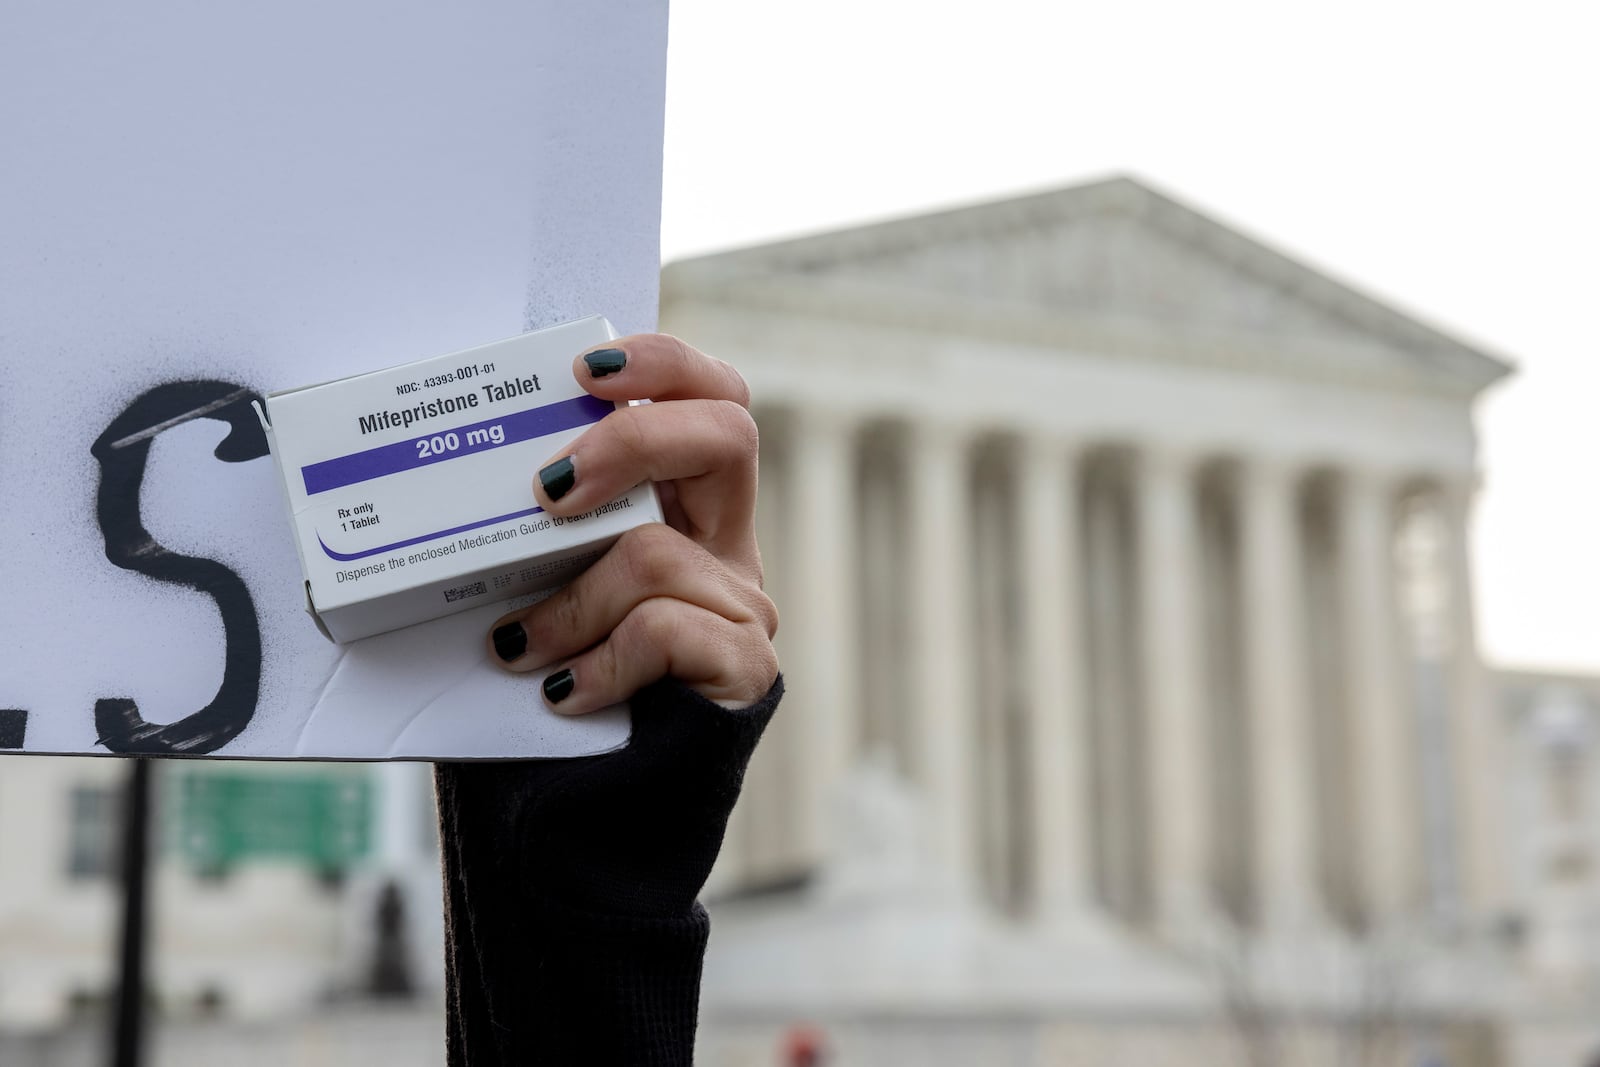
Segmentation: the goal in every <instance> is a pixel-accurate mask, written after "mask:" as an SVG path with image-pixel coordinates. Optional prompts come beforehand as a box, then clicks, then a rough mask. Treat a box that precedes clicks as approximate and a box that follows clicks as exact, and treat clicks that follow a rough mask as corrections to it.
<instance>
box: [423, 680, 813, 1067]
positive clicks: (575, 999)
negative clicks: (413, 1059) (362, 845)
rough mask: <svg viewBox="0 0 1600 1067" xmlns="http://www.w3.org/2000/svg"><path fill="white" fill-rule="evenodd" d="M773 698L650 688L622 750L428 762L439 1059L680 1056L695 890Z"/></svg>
mask: <svg viewBox="0 0 1600 1067" xmlns="http://www.w3.org/2000/svg"><path fill="white" fill-rule="evenodd" d="M781 690H782V685H781V682H780V683H778V684H776V685H774V686H773V689H772V691H771V692H770V693H769V694H768V695H767V697H766V698H765V699H763V700H762V701H761V702H760V703H758V704H757V705H755V706H753V707H751V708H748V709H745V710H743V711H727V710H725V709H722V708H720V707H717V706H716V705H715V704H712V703H711V702H709V701H707V700H705V699H704V698H702V697H700V696H698V695H697V694H695V693H693V692H691V691H689V690H687V689H685V688H683V687H681V686H678V685H676V684H675V683H670V682H668V683H662V684H660V685H657V686H652V687H649V688H648V689H646V690H643V691H641V693H640V694H639V695H638V696H637V697H636V699H635V701H634V738H633V741H632V742H631V743H630V744H629V746H628V748H627V749H626V750H624V751H623V752H620V753H616V754H613V755H611V756H603V757H596V758H593V759H587V760H572V761H559V762H550V763H517V764H446V765H440V767H439V768H438V770H437V775H436V780H437V783H438V792H439V814H440V825H441V840H442V842H443V853H444V874H445V892H446V901H445V904H446V916H447V932H446V941H447V944H446V952H447V964H448V968H449V976H448V980H449V987H450V989H449V993H450V1003H449V1009H448V1010H449V1020H448V1025H449V1045H450V1062H451V1063H452V1064H457V1065H471V1067H481V1065H484V1064H518V1065H522V1064H556V1063H576V1062H606V1063H640V1064H678V1063H684V1064H687V1063H690V1062H692V1060H693V1052H694V1028H695V1019H696V1014H697V1008H698V1000H699V980H700V967H701V963H702V960H703V957H704V952H705V945H706V938H707V934H708V921H707V919H706V915H705V912H704V911H703V910H701V909H700V907H699V906H698V905H697V904H696V903H695V902H694V898H695V894H696V893H698V891H699V888H700V886H701V885H703V884H704V881H705V877H706V875H707V874H708V873H709V871H710V868H711V864H712V862H713V861H714V860H715V858H716V854H717V850H718V849H719V847H720V845H721V840H722V834H723V830H724V828H725V826H726V821H727V816H728V813H729V812H730V811H731V809H732V807H733V803H734V800H735V799H736V798H737V796H738V791H739V785H740V782H741V780H742V778H743V773H744V768H745V765H746V763H747V762H748V760H749V757H750V753H751V751H752V750H753V748H754V746H755V742H756V740H757V739H758V738H759V736H760V734H761V731H762V729H763V728H764V726H765V724H766V722H767V720H768V718H769V717H770V716H771V714H772V711H773V710H774V708H775V707H776V705H777V702H778V699H779V696H780V695H781Z"/></svg>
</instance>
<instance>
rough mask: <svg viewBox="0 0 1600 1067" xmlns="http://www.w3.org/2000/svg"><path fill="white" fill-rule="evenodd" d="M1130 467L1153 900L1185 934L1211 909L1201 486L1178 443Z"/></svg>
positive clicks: (1167, 924)
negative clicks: (1133, 468) (1135, 502)
mask: <svg viewBox="0 0 1600 1067" xmlns="http://www.w3.org/2000/svg"><path fill="white" fill-rule="evenodd" d="M1135 476H1136V478H1137V500H1138V519H1137V528H1138V546H1139V567H1138V576H1139V577H1138V582H1139V597H1140V612H1139V613H1140V622H1141V632H1142V649H1141V653H1142V656H1141V659H1142V670H1141V675H1142V677H1143V678H1144V684H1145V707H1146V714H1147V720H1146V721H1147V724H1148V728H1147V729H1146V731H1145V738H1144V740H1145V745H1146V748H1147V753H1148V755H1147V759H1148V766H1149V767H1150V769H1151V774H1150V776H1149V783H1150V794H1151V795H1150V823H1151V830H1152V835H1153V842H1152V844H1153V846H1154V847H1153V852H1152V855H1151V875H1152V881H1153V884H1154V885H1153V888H1154V891H1155V892H1154V904H1155V909H1156V918H1157V920H1158V922H1159V923H1160V925H1161V927H1162V928H1163V929H1164V930H1166V931H1167V932H1168V933H1169V934H1172V935H1175V936H1178V937H1184V936H1192V935H1197V934H1201V933H1203V932H1204V931H1205V930H1206V929H1208V928H1209V925H1210V923H1211V921H1212V920H1213V919H1214V917H1215V915H1216V907H1215V904H1216V902H1215V900H1214V899H1213V897H1212V893H1211V886H1210V878H1209V873H1210V872H1209V858H1210V849H1211V839H1210V833H1211V826H1210V818H1209V816H1210V814H1211V803H1210V797H1211V793H1210V784H1209V781H1208V774H1207V771H1208V770H1209V768H1210V753H1211V748H1210V745H1209V737H1208V734H1207V730H1206V723H1205V718H1204V713H1205V703H1204V695H1205V691H1206V689H1205V687H1206V679H1205V675H1204V667H1203V663H1204V646H1203V645H1202V639H1203V638H1202V630H1201V614H1200V600H1199V597H1200V589H1199V585H1198V581H1199V554H1200V531H1199V523H1198V511H1199V502H1198V489H1197V486H1196V484H1195V481H1194V476H1195V470H1194V462H1193V459H1192V457H1190V456H1187V455H1184V454H1182V453H1178V452H1168V451H1163V450H1160V449H1151V450H1147V451H1145V452H1143V453H1142V454H1141V455H1140V457H1139V461H1138V465H1137V468H1136V475H1135Z"/></svg>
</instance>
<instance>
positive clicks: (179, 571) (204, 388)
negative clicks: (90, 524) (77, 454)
mask: <svg viewBox="0 0 1600 1067" xmlns="http://www.w3.org/2000/svg"><path fill="white" fill-rule="evenodd" d="M258 399H260V397H259V396H258V395H257V394H256V393H255V392H253V391H252V390H250V389H245V388H241V387H240V386H237V385H232V384H229V383H227V382H216V381H180V382H169V383H167V384H165V385H158V386H156V387H155V388H154V389H151V390H150V391H148V392H146V393H144V394H142V395H141V396H140V397H139V398H138V399H136V400H134V402H133V403H131V404H129V405H128V406H127V408H126V409H124V410H123V412H122V414H121V415H118V416H117V417H116V419H114V420H113V421H112V423H111V425H110V426H108V427H106V431H105V432H104V433H102V434H101V435H100V436H99V438H97V439H96V440H95V443H94V446H93V448H92V449H91V451H92V452H93V453H94V457H95V459H97V460H99V461H100V491H99V494H98V495H97V497H96V500H95V516H96V518H97V519H98V520H99V523H100V532H101V534H102V535H103V536H104V537H105V540H106V558H107V559H109V560H110V561H111V562H112V563H114V564H116V565H117V566H118V567H122V568H124V569H126V570H130V571H136V572H138V573H139V574H143V575H146V576H147V577H150V578H154V579H155V580H156V581H158V582H172V583H174V584H176V585H184V586H188V587H189V588H191V589H194V590H196V591H198V592H201V593H205V594H206V595H207V596H210V597H211V598H212V599H213V600H215V601H216V602H217V608H218V610H220V611H221V612H222V628H223V635H224V641H225V644H226V654H225V659H224V663H223V670H222V685H221V686H219V687H218V688H217V695H216V696H215V697H214V698H213V699H212V701H211V703H209V704H207V705H206V706H205V707H203V708H201V709H200V710H199V711H197V712H194V713H193V714H191V715H188V716H186V717H184V718H182V719H179V720H178V721H177V722H172V723H151V722H146V721H145V719H144V717H143V716H142V715H140V714H139V707H138V705H137V704H136V703H135V702H134V701H133V700H131V699H129V698H126V697H116V698H108V699H104V700H97V701H95V705H94V725H95V730H96V733H97V735H98V737H99V739H100V743H101V744H102V745H104V746H106V748H108V749H110V750H111V751H113V752H126V753H138V754H141V755H179V754H182V755H191V756H199V755H204V754H205V753H208V752H214V751H216V750H217V749H219V748H221V747H222V746H223V745H225V744H227V743H228V742H229V741H231V740H233V739H234V738H235V737H237V736H239V734H240V732H241V731H243V730H244V728H245V727H246V726H248V725H249V724H250V720H251V718H252V717H254V715H255V711H256V700H257V698H258V697H259V696H260V692H261V628H260V625H259V624H258V622H257V620H256V609H255V603H254V601H252V600H251V599H250V590H249V589H248V588H246V587H245V584H244V582H243V581H242V580H241V579H240V578H239V576H238V575H237V574H235V573H234V572H233V571H232V570H230V569H229V568H227V567H225V566H223V565H222V564H221V563H218V562H217V561H216V560H213V559H201V558H199V557H196V556H183V555H179V554H178V553H176V552H171V551H168V550H167V549H166V548H163V547H162V546H161V545H159V544H157V543H156V541H155V539H154V538H152V537H151V536H150V533H149V531H148V530H146V529H145V528H144V525H143V523H142V522H141V521H140V515H139V492H140V489H141V488H142V486H143V484H144V471H145V463H146V461H147V460H148V459H149V455H150V442H151V440H152V439H153V438H154V437H155V436H156V435H157V434H160V433H162V432H164V431H166V430H169V429H171V428H172V427H174V426H177V425H179V424H180V423H184V422H188V421H190V420H192V419H199V418H209V419H218V420H221V421H223V422H226V423H227V424H228V435H227V436H226V437H224V438H223V439H222V443H221V444H219V445H217V450H216V452H215V455H216V457H217V458H218V459H220V460H222V461H223V462H225V463H243V462H245V461H246V460H252V459H258V458H260V457H262V456H265V455H267V438H266V434H265V433H264V432H263V431H262V429H261V424H260V422H258V421H257V419H256V416H255V412H254V411H253V410H252V409H251V407H250V404H251V401H254V400H258Z"/></svg>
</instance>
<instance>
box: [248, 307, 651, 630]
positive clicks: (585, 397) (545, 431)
mask: <svg viewBox="0 0 1600 1067" xmlns="http://www.w3.org/2000/svg"><path fill="white" fill-rule="evenodd" d="M616 336H617V335H616V332H615V331H614V330H613V329H612V328H611V324H610V323H608V322H607V321H606V320H605V319H604V318H601V317H599V316H596V317H593V318H587V319H581V320H579V321H577V322H571V323H567V324H565V325H561V326H554V327H551V328H549V329H546V330H539V331H537V332H535V333H529V334H524V335H523V336H521V337H513V338H511V339H509V340H505V341H499V342H496V343H494V344H488V345H483V346H481V347H478V348H472V349H468V350H466V351H464V352H456V353H454V354H452V355H448V356H438V357H435V358H432V359H425V360H421V361H419V362H416V363H408V364H405V365H404V366H399V367H393V368H390V369H389V370H381V371H374V372H372V373H370V374H360V375H356V376H355V377H351V378H341V379H339V380H337V381H332V382H325V383H323V384H320V385H310V386H305V387H303V388H300V389H289V390H285V391H282V392H278V393H273V394H271V395H270V396H268V397H267V398H266V403H265V410H264V411H263V410H262V409H261V408H260V407H258V409H257V410H258V412H259V413H260V414H261V419H262V424H263V426H264V427H265V428H266V431H267V439H268V441H269V442H270V444H271V447H272V456H273V459H274V460H275V461H276V463H277V466H278V472H279V474H280V476H281V479H282V483H283V487H284V491H285V494H286V498H287V501H288V507H289V514H290V518H291V520H292V523H293V527H294V538H295V546H296V548H297V549H298V550H299V553H300V563H301V567H302V568H303V570H304V574H305V590H306V609H307V610H308V611H309V612H310V613H311V615H312V617H313V618H314V619H315V620H316V621H317V625H318V626H320V627H321V629H322V632H323V633H324V634H326V635H327V636H328V637H329V638H331V639H332V640H334V641H341V642H342V641H352V640H355V639H357V638H362V637H368V636H371V635H373V634H377V633H382V632H384V631H386V630H394V629H398V628H400V627H402V626H410V625H413V624H415V623H419V622H425V621H427V620H429V619H435V618H439V617H440V616H443V615H449V614H452V613H454V612H457V611H464V610H466V609H468V608H474V607H478V606H480V605H483V604H489V603H493V602H496V601H501V600H507V599H510V598H512V597H516V596H521V595H523V594H525V593H532V592H536V591H539V590H541V589H547V588H550V587H552V586H555V585H559V584H561V583H563V582H565V581H567V580H569V579H570V578H572V577H574V576H575V575H576V574H578V573H579V572H580V571H581V570H583V568H585V567H587V566H588V565H589V564H590V563H592V562H593V561H594V560H595V559H597V558H599V556H600V555H601V554H602V553H603V552H604V551H605V550H606V549H607V548H609V547H610V545H611V543H612V542H613V541H615V540H616V539H617V538H618V537H619V536H621V535H622V534H623V533H624V532H625V531H627V530H629V529H631V528H633V527H635V526H639V525H641V524H643V523H647V522H659V521H661V504H660V500H659V498H658V497H657V495H656V491H655V487H654V486H653V485H652V484H650V483H648V482H646V483H643V484H641V485H638V486H636V487H634V488H633V489H632V490H631V491H629V492H628V493H625V494H624V495H622V496H620V497H618V498H617V499H615V500H612V501H610V502H609V503H607V504H605V505H603V506H601V507H597V508H595V509H594V510H592V511H590V512H587V513H585V514H583V515H580V516H576V517H573V518H567V519H562V518H558V517H556V516H553V515H549V514H547V513H546V512H544V511H543V510H542V509H541V508H540V507H539V506H538V505H537V503H536V501H535V498H534V495H533V488H532V486H533V479H534V476H535V474H536V472H537V470H538V468H539V466H540V465H541V464H542V463H544V462H545V461H547V460H548V459H550V458H551V457H552V456H553V455H555V454H556V453H557V452H559V451H560V449H561V447H562V446H563V445H565V444H566V443H567V442H569V441H571V440H572V439H573V438H575V437H577V436H578V435H579V434H581V433H582V432H583V431H584V430H585V429H586V428H587V427H589V426H591V425H593V424H594V423H596V422H599V421H600V420H601V419H602V418H604V417H605V416H606V415H607V414H608V413H610V412H611V411H612V410H614V409H615V407H616V406H617V405H614V404H612V403H611V402H610V401H606V400H599V399H596V398H594V397H592V396H590V395H589V394H587V393H585V392H584V391H583V389H582V388H581V387H580V386H579V385H578V383H577V381H576V380H575V379H574V377H573V374H572V361H573V358H574V357H575V356H577V354H578V353H579V352H582V351H584V350H585V349H588V348H592V347H595V346H597V345H602V344H604V343H605V342H606V341H608V340H612V339H614V338H615V337H616Z"/></svg>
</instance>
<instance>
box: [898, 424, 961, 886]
mask: <svg viewBox="0 0 1600 1067" xmlns="http://www.w3.org/2000/svg"><path fill="white" fill-rule="evenodd" d="M970 447H971V437H970V434H969V433H967V432H965V431H963V430H961V429H959V428H955V427H951V426H949V425H943V424H919V425H917V426H914V427H912V428H911V431H910V432H909V433H908V435H907V451H908V454H907V457H906V470H907V473H908V476H909V477H908V480H909V490H910V491H909V494H908V496H909V500H910V516H909V518H910V523H909V537H908V542H909V543H908V545H907V549H908V552H909V554H910V566H909V567H908V568H907V571H908V573H909V574H910V575H911V582H910V589H909V593H910V597H909V599H910V627H909V631H910V634H911V642H910V646H911V647H910V649H909V650H908V651H909V653H910V661H911V671H910V679H911V684H910V688H911V693H912V701H911V714H912V717H913V720H914V722H915V726H914V728H913V730H912V740H913V744H914V761H913V762H914V766H913V771H914V777H915V780H916V783H917V786H918V789H919V793H920V795H921V796H922V798H923V800H924V805H925V806H924V812H925V816H926V819H927V822H928V830H929V833H928V843H929V846H930V850H931V852H932V857H931V858H932V860H933V862H934V863H935V865H936V870H937V876H938V877H940V878H941V879H942V883H941V884H939V885H936V886H933V887H931V888H932V889H933V891H934V892H935V893H936V894H938V895H940V896H943V897H946V898H948V899H956V900H966V899H968V898H969V896H970V894H971V893H972V891H973V888H974V886H975V884H976V879H975V877H974V876H975V873H976V872H975V871H974V862H975V855H976V850H975V847H974V846H975V841H974V840H973V835H974V828H975V816H974V811H973V806H974V803H975V802H976V785H975V781H974V776H975V772H976V768H977V759H976V755H975V753H976V748H975V746H976V744H977V730H976V722H975V720H974V708H975V701H974V684H975V679H974V678H973V677H972V672H971V663H972V658H973V647H972V646H973V642H972V639H971V634H970V630H969V627H970V623H971V615H972V604H973V597H972V586H971V566H972V546H971V535H970V530H971V515H970V514H969V511H970V503H969V501H970V496H971V491H970V485H969V474H970V456H969V451H970Z"/></svg>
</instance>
